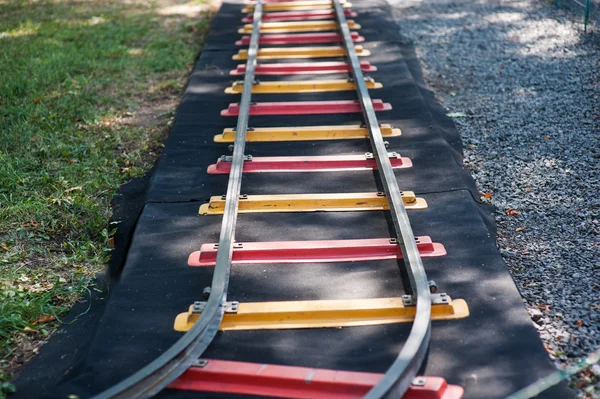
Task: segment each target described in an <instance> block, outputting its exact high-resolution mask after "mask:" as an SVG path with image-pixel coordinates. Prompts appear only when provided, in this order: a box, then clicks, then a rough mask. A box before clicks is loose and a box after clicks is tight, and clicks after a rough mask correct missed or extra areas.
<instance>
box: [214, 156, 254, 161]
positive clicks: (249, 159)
mask: <svg viewBox="0 0 600 399" xmlns="http://www.w3.org/2000/svg"><path fill="white" fill-rule="evenodd" d="M232 161H233V156H232V155H221V162H232ZM244 161H252V155H244Z"/></svg>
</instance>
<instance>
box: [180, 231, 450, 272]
mask: <svg viewBox="0 0 600 399" xmlns="http://www.w3.org/2000/svg"><path fill="white" fill-rule="evenodd" d="M416 240H417V248H418V249H419V253H420V254H421V256H422V257H424V258H431V257H439V256H445V255H446V249H445V248H444V246H443V245H442V244H440V243H434V242H432V241H431V238H430V237H428V236H422V237H416ZM217 248H218V245H217V244H214V243H209V244H202V246H200V251H195V252H192V254H190V256H189V258H188V265H189V266H214V265H215V260H216V258H217ZM386 259H402V252H401V251H400V247H399V246H398V244H397V243H394V242H392V241H390V239H389V238H369V239H360V240H323V241H270V242H244V243H235V244H234V247H233V257H232V260H231V262H232V263H234V264H239V263H247V264H256V263H315V262H356V261H368V260H386Z"/></svg>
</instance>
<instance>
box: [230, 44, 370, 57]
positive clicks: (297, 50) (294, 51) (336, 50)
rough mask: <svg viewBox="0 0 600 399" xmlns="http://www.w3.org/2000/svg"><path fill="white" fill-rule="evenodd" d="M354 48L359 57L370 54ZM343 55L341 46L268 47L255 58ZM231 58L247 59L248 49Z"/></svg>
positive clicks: (359, 48)
mask: <svg viewBox="0 0 600 399" xmlns="http://www.w3.org/2000/svg"><path fill="white" fill-rule="evenodd" d="M355 49H356V55H358V56H359V57H365V56H369V55H371V52H370V51H369V50H366V49H365V48H363V46H355ZM345 56H346V49H345V48H344V47H342V46H323V47H270V48H263V49H259V50H258V56H257V58H258V59H259V60H273V59H282V58H298V59H299V58H332V57H345ZM231 58H232V59H234V60H246V59H248V50H246V49H243V50H239V51H238V53H237V54H234V55H233V57H231Z"/></svg>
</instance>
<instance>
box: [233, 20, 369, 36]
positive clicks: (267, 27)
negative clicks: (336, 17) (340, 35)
mask: <svg viewBox="0 0 600 399" xmlns="http://www.w3.org/2000/svg"><path fill="white" fill-rule="evenodd" d="M348 28H349V29H353V30H357V29H360V25H359V24H357V23H356V22H354V21H353V20H348ZM332 30H339V25H338V23H337V22H336V21H298V22H264V23H263V24H262V25H261V26H260V33H297V32H326V31H332ZM238 33H240V34H248V35H249V34H251V33H252V24H246V25H244V26H243V27H242V28H240V29H238Z"/></svg>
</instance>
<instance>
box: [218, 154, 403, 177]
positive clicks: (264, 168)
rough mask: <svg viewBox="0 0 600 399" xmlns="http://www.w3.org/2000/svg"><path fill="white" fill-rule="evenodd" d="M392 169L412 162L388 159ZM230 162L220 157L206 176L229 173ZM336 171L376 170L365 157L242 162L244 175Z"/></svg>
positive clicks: (272, 158) (372, 163) (284, 158)
mask: <svg viewBox="0 0 600 399" xmlns="http://www.w3.org/2000/svg"><path fill="white" fill-rule="evenodd" d="M390 163H391V164H392V168H394V169H396V168H409V167H411V166H412V162H411V161H410V159H409V158H402V157H400V155H397V156H396V157H391V158H390ZM230 170H231V161H230V160H228V159H227V158H225V159H224V157H221V158H219V159H218V160H217V163H215V164H212V165H210V166H209V167H208V170H207V172H208V174H222V173H229V171H230ZM336 170H377V162H375V159H373V158H370V159H367V158H366V157H365V155H364V154H363V155H332V156H310V157H254V158H252V160H249V161H245V162H244V168H243V172H244V173H256V172H330V171H336Z"/></svg>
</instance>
